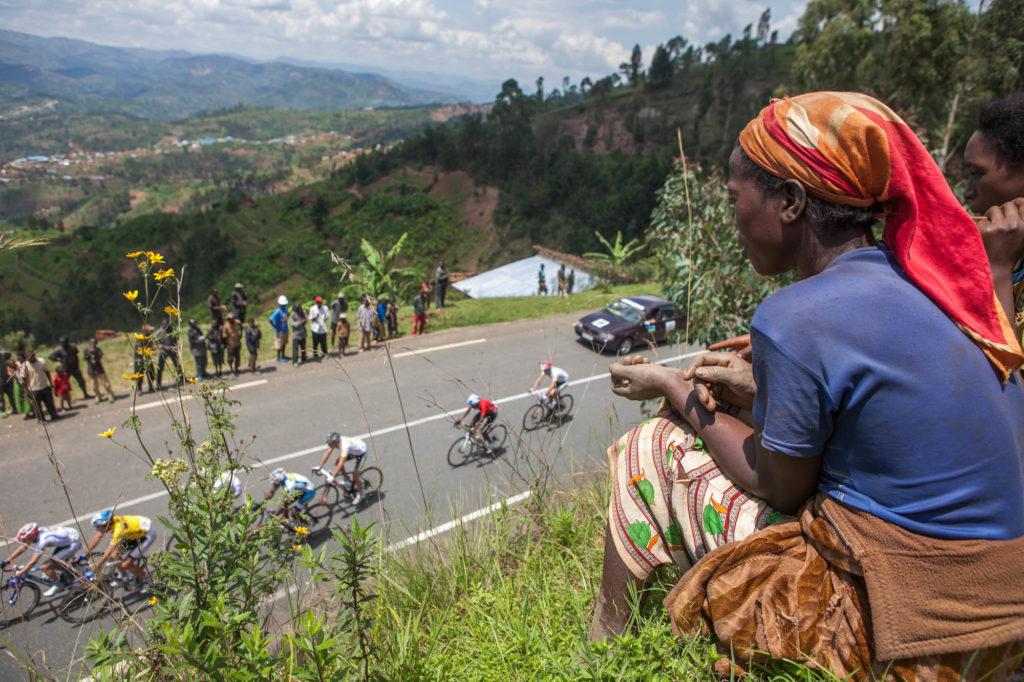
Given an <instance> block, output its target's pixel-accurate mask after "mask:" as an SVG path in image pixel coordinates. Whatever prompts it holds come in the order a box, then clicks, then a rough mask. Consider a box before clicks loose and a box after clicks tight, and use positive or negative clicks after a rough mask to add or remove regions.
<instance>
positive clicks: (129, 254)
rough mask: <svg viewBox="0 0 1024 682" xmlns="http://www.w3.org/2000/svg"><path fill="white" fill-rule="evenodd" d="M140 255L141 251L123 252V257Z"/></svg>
mask: <svg viewBox="0 0 1024 682" xmlns="http://www.w3.org/2000/svg"><path fill="white" fill-rule="evenodd" d="M141 255H142V252H141V251H132V252H131V253H126V254H124V257H125V258H138V257H139V256H141Z"/></svg>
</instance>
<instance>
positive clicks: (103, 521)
mask: <svg viewBox="0 0 1024 682" xmlns="http://www.w3.org/2000/svg"><path fill="white" fill-rule="evenodd" d="M112 518H114V510H113V509H104V510H103V511H101V512H100V513H99V514H97V515H96V516H94V517H92V525H93V526H94V527H96V528H103V527H104V526H107V525H109V524H110V520H111V519H112Z"/></svg>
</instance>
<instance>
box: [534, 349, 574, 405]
mask: <svg viewBox="0 0 1024 682" xmlns="http://www.w3.org/2000/svg"><path fill="white" fill-rule="evenodd" d="M545 378H547V379H550V381H551V385H549V386H548V387H547V388H546V389H544V406H545V407H546V408H547V409H548V410H550V411H556V410H558V398H557V396H558V393H559V392H560V391H562V390H563V389H564V388H565V387H566V386H568V385H569V373H568V372H566V371H565V370H564V369H562V368H561V367H555V366H554V365H552V364H551V363H550V362H548V361H547V360H545V361H544V362H542V363H540V376H539V377H537V381H535V382H533V387H532V388H530V393H533V392H534V391H536V390H537V387H538V386H540V384H541V382H542V381H544V380H545Z"/></svg>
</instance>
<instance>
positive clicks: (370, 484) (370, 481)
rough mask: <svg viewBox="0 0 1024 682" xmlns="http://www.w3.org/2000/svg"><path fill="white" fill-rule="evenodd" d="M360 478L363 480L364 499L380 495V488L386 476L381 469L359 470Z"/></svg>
mask: <svg viewBox="0 0 1024 682" xmlns="http://www.w3.org/2000/svg"><path fill="white" fill-rule="evenodd" d="M359 476H360V478H362V479H363V499H367V498H369V497H370V496H371V495H379V494H380V486H381V484H382V483H383V482H384V474H383V473H382V472H381V470H380V469H378V468H377V467H366V468H365V469H360V470H359Z"/></svg>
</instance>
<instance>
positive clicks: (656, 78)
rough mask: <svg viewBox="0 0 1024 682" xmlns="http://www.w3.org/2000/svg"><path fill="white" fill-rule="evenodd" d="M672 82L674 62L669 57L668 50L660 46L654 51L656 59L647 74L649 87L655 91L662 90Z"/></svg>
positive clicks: (652, 60)
mask: <svg viewBox="0 0 1024 682" xmlns="http://www.w3.org/2000/svg"><path fill="white" fill-rule="evenodd" d="M671 81H672V60H671V59H670V58H669V56H668V50H666V49H665V46H664V45H658V47H657V49H655V50H654V57H653V58H652V59H651V68H650V71H648V72H647V87H649V88H651V89H652V90H653V89H656V88H661V87H664V86H666V85H668V84H669V83H670V82H671Z"/></svg>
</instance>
